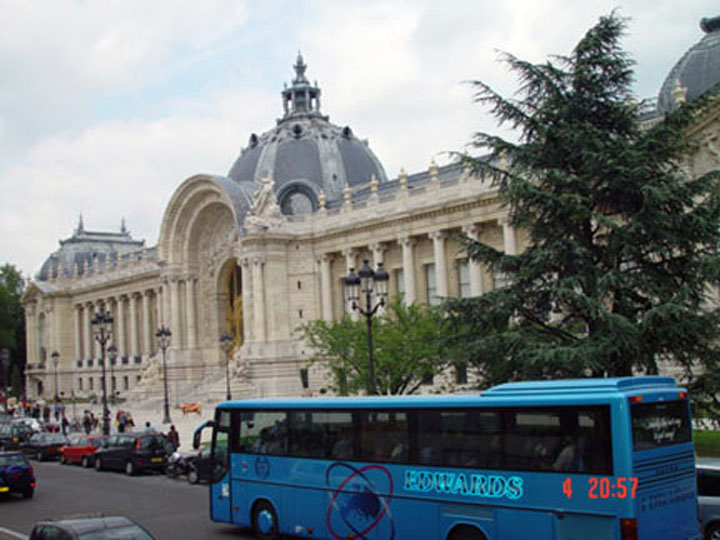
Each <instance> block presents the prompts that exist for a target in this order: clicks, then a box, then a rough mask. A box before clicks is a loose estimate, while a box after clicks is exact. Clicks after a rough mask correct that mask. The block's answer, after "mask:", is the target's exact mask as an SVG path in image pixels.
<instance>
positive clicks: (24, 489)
mask: <svg viewBox="0 0 720 540" xmlns="http://www.w3.org/2000/svg"><path fill="white" fill-rule="evenodd" d="M6 493H20V494H22V496H23V497H25V498H26V499H32V496H33V494H34V493H35V472H34V471H33V468H32V466H31V465H30V463H28V460H27V459H26V458H25V456H24V455H23V453H22V452H17V451H15V452H0V494H6Z"/></svg>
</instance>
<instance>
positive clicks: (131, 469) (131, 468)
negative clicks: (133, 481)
mask: <svg viewBox="0 0 720 540" xmlns="http://www.w3.org/2000/svg"><path fill="white" fill-rule="evenodd" d="M136 472H137V471H136V470H135V464H134V463H133V462H132V461H131V460H128V461H126V462H125V474H127V475H128V476H134V475H135V473H136Z"/></svg>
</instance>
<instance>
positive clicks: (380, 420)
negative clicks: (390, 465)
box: [358, 411, 408, 462]
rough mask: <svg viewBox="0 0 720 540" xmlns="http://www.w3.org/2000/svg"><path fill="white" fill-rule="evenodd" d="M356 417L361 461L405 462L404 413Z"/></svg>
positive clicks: (406, 445) (406, 451)
mask: <svg viewBox="0 0 720 540" xmlns="http://www.w3.org/2000/svg"><path fill="white" fill-rule="evenodd" d="M358 417H359V423H360V429H361V433H360V458H361V459H362V460H364V461H380V462H407V455H408V428H407V416H406V414H405V412H404V411H398V412H394V411H372V412H362V413H360V414H359V415H358Z"/></svg>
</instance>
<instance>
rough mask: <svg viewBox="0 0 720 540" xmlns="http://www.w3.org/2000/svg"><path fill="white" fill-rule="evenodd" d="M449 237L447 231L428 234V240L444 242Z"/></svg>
mask: <svg viewBox="0 0 720 540" xmlns="http://www.w3.org/2000/svg"><path fill="white" fill-rule="evenodd" d="M447 237H448V233H447V231H430V232H429V233H428V238H431V239H432V240H444V239H445V238H447Z"/></svg>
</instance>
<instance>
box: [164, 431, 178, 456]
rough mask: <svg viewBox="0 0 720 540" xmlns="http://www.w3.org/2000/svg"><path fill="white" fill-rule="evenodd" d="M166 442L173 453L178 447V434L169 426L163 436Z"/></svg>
mask: <svg viewBox="0 0 720 540" xmlns="http://www.w3.org/2000/svg"><path fill="white" fill-rule="evenodd" d="M165 437H166V438H167V440H168V442H169V443H170V444H171V445H172V449H173V452H175V451H176V450H177V449H178V448H179V447H180V434H179V433H178V432H177V430H176V429H175V426H174V425H171V426H170V431H168V432H167V434H165Z"/></svg>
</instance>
